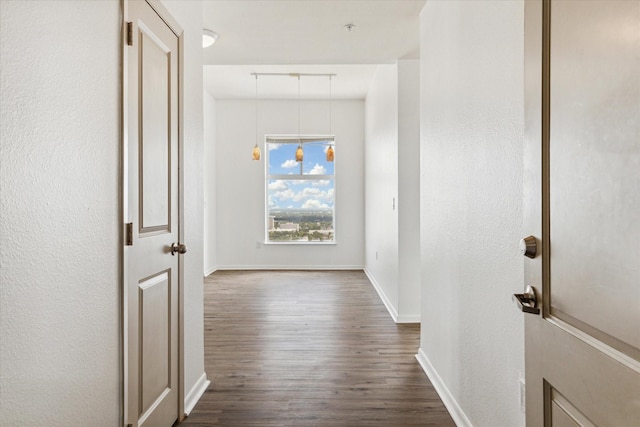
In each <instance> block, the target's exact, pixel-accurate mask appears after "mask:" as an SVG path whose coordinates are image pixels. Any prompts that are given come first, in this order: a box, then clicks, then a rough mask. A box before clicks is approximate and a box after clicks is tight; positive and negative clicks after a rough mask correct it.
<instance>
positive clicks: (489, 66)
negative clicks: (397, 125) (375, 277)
mask: <svg viewBox="0 0 640 427" xmlns="http://www.w3.org/2000/svg"><path fill="white" fill-rule="evenodd" d="M523 23H524V6H523V2H522V1H509V2H505V1H482V2H479V1H478V2H427V3H426V5H425V7H424V9H423V10H422V14H421V35H420V40H421V53H420V58H421V195H422V197H421V249H422V254H421V256H422V282H423V283H422V328H421V342H420V353H419V357H418V358H419V360H420V361H421V363H422V364H423V366H424V367H425V369H426V370H427V371H430V377H431V378H432V380H433V382H434V383H435V384H436V386H437V387H439V388H440V392H441V395H442V396H444V397H445V399H446V400H447V402H448V404H449V408H450V409H452V410H453V411H452V412H454V414H457V415H456V416H457V417H458V422H459V425H467V424H466V422H465V420H464V418H465V416H466V418H467V421H469V422H470V423H471V424H473V425H475V426H492V427H500V426H504V427H513V426H523V425H524V424H525V421H524V414H522V413H521V412H520V407H519V386H518V380H519V378H521V377H523V375H524V374H523V372H524V360H523V339H522V334H523V318H522V313H520V312H519V311H518V310H517V309H516V308H515V307H514V306H513V303H512V302H511V294H513V293H515V292H518V291H519V290H520V289H522V280H523V260H522V257H521V255H520V254H519V251H518V241H519V239H520V238H521V237H522V236H521V234H522V174H523V166H522V150H523V129H524V123H523V114H524V113H523V111H524V110H523V107H524V101H523V40H524V29H523Z"/></svg>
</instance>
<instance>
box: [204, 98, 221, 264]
mask: <svg viewBox="0 0 640 427" xmlns="http://www.w3.org/2000/svg"><path fill="white" fill-rule="evenodd" d="M203 96H204V113H203V116H204V274H205V275H206V274H207V273H210V272H212V271H214V270H215V269H216V268H217V266H218V254H217V245H216V240H217V238H218V234H217V231H216V222H217V212H216V206H217V202H216V100H215V99H214V98H213V97H212V96H211V95H210V94H209V93H208V92H206V91H205V92H204V95H203Z"/></svg>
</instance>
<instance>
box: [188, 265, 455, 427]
mask: <svg viewBox="0 0 640 427" xmlns="http://www.w3.org/2000/svg"><path fill="white" fill-rule="evenodd" d="M204 316H205V318H204V325H205V369H206V372H207V375H208V377H209V379H210V380H211V386H210V387H209V389H208V390H207V391H206V392H205V393H204V395H203V396H202V398H201V399H200V402H199V403H198V404H197V405H196V407H195V408H194V410H193V411H192V412H191V415H190V416H189V417H188V418H187V419H186V420H185V421H183V422H182V423H180V426H227V427H232V426H345V427H359V426H362V427H364V426H366V427H373V426H398V427H404V426H455V424H454V423H453V421H452V419H451V417H450V416H449V414H448V413H447V410H446V409H445V407H444V405H443V404H442V402H441V401H440V399H439V397H438V395H437V394H436V392H435V390H434V389H433V387H432V385H431V384H430V382H429V380H428V379H427V377H426V375H425V374H424V372H423V371H422V369H421V368H420V366H419V365H418V362H417V361H416V360H415V357H414V355H415V353H416V352H417V349H418V346H419V335H420V332H419V330H420V326H419V325H417V324H416V325H396V324H395V323H394V322H393V320H392V319H391V318H390V317H389V314H388V313H387V311H386V309H385V307H384V306H383V304H382V302H381V301H380V299H379V297H378V295H377V294H376V292H375V290H374V289H373V287H372V285H371V284H370V283H369V281H368V279H367V277H366V276H365V275H364V273H363V272H362V271H321V272H318V271H233V272H231V271H219V272H216V273H214V274H212V275H211V276H209V277H207V278H206V279H205V286H204Z"/></svg>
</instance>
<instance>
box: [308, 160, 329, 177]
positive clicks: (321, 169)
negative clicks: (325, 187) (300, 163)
mask: <svg viewBox="0 0 640 427" xmlns="http://www.w3.org/2000/svg"><path fill="white" fill-rule="evenodd" d="M326 173H327V170H326V169H325V168H324V166H322V165H319V164H318V163H316V165H315V166H314V167H313V169H311V170H310V171H309V175H324V174H326Z"/></svg>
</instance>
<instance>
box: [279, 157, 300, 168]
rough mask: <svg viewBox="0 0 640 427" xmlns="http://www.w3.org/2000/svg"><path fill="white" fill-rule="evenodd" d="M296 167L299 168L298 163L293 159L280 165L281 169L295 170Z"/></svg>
mask: <svg viewBox="0 0 640 427" xmlns="http://www.w3.org/2000/svg"><path fill="white" fill-rule="evenodd" d="M296 166H298V162H296V161H295V160H293V159H289V160H287V161H286V162H284V163H283V164H281V165H280V167H281V168H285V169H291V168H295V167H296Z"/></svg>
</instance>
